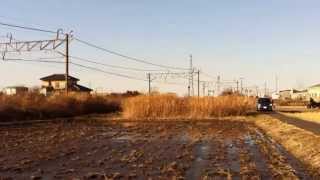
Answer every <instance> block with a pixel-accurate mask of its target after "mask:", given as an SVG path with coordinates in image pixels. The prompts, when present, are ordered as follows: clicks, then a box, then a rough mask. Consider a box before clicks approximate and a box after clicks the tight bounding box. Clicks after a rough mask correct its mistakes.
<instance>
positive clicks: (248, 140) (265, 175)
mask: <svg viewBox="0 0 320 180" xmlns="http://www.w3.org/2000/svg"><path fill="white" fill-rule="evenodd" d="M244 143H245V144H246V145H247V146H248V150H249V152H250V158H252V160H253V162H255V165H256V169H257V171H258V172H259V174H260V176H261V178H262V179H270V178H271V176H270V175H269V174H270V173H269V172H268V166H267V161H266V160H265V158H264V157H263V155H262V154H261V152H260V150H259V147H258V146H257V144H256V142H255V140H254V139H253V138H252V136H251V135H250V134H247V135H245V136H244Z"/></svg>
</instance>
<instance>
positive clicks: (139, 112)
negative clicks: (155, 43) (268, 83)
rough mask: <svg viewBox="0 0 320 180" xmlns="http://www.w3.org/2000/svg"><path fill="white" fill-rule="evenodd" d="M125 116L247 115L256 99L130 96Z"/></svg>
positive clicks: (237, 97)
mask: <svg viewBox="0 0 320 180" xmlns="http://www.w3.org/2000/svg"><path fill="white" fill-rule="evenodd" d="M122 107H123V115H124V117H125V118H134V119H138V118H142V119H144V118H148V119H149V118H179V117H183V118H210V117H226V116H239V115H245V114H246V113H248V112H249V111H251V110H253V109H254V107H255V99H254V98H249V97H244V96H235V95H231V96H220V97H200V98H198V97H191V98H188V97H184V98H183V97H177V96H175V95H170V94H168V95H151V96H137V97H132V98H128V99H126V100H125V101H124V103H123V106H122Z"/></svg>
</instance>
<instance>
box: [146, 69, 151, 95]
mask: <svg viewBox="0 0 320 180" xmlns="http://www.w3.org/2000/svg"><path fill="white" fill-rule="evenodd" d="M147 76H148V92H149V95H150V94H151V73H148V74H147Z"/></svg>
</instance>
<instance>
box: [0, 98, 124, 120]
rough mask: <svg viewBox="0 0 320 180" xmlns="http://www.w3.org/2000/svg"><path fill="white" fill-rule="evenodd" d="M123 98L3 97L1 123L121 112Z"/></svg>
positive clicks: (1, 101)
mask: <svg viewBox="0 0 320 180" xmlns="http://www.w3.org/2000/svg"><path fill="white" fill-rule="evenodd" d="M122 99H123V98H120V97H114V96H98V95H89V94H72V93H71V94H69V95H66V94H61V95H53V96H49V97H45V96H42V95H39V94H32V93H29V94H24V95H16V96H5V95H2V96H0V121H2V122H4V121H12V120H30V119H46V118H56V117H70V116H78V115H83V114H90V113H110V112H117V111H120V109H121V106H120V105H121V100H122Z"/></svg>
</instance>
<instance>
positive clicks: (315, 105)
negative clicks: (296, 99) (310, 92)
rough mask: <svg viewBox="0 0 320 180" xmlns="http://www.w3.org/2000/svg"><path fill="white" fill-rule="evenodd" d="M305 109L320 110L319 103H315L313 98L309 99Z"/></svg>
mask: <svg viewBox="0 0 320 180" xmlns="http://www.w3.org/2000/svg"><path fill="white" fill-rule="evenodd" d="M307 108H308V109H313V108H320V102H316V101H315V100H314V99H313V98H310V101H309V103H308V105H307Z"/></svg>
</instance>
